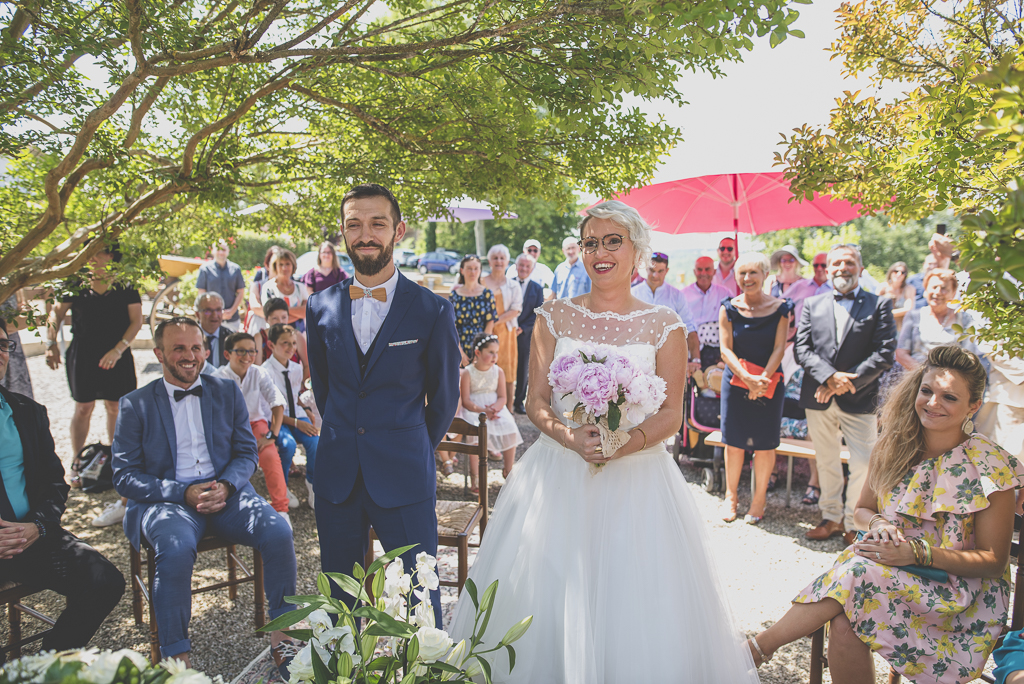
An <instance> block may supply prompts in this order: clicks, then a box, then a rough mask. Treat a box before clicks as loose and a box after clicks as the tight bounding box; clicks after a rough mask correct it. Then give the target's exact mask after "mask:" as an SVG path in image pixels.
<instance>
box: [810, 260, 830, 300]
mask: <svg viewBox="0 0 1024 684" xmlns="http://www.w3.org/2000/svg"><path fill="white" fill-rule="evenodd" d="M811 268H813V269H814V278H813V280H814V284H815V285H817V286H818V289H817V290H815V291H814V294H816V295H820V294H825V293H826V292H831V291H832V283H830V282H828V253H827V252H818V253H817V254H815V255H814V259H813V260H812V261H811ZM811 296H814V295H811Z"/></svg>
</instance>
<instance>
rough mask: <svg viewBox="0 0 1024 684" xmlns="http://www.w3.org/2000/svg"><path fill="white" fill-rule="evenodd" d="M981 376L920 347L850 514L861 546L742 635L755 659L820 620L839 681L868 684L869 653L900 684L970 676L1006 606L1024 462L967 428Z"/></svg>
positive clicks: (958, 351)
mask: <svg viewBox="0 0 1024 684" xmlns="http://www.w3.org/2000/svg"><path fill="white" fill-rule="evenodd" d="M984 389H985V369H984V367H983V366H982V364H981V360H980V359H979V358H978V357H977V355H975V354H973V353H971V352H969V351H966V350H964V349H962V348H960V347H959V346H956V345H943V346H939V347H936V348H934V349H932V350H931V352H929V354H928V357H927V359H926V361H925V363H923V364H921V365H919V366H917V367H916V368H915V369H914V370H912V371H909V372H907V373H906V374H904V377H903V378H902V380H901V381H900V383H899V384H898V385H896V386H895V387H894V388H893V389H892V390H891V391H890V393H889V396H888V397H887V400H886V402H885V404H884V405H883V408H882V415H881V420H880V423H881V434H880V436H879V438H878V442H877V444H876V445H875V449H874V451H873V452H872V454H871V464H870V466H869V468H870V469H869V472H868V478H867V484H866V485H865V487H864V490H863V491H862V492H861V495H860V499H859V501H858V504H857V510H856V512H855V514H854V520H855V521H856V523H857V527H858V528H859V529H861V530H863V532H864V533H863V535H862V537H861V539H860V540H859V541H858V542H856V543H854V544H852V545H851V546H849V547H848V548H847V549H846V550H845V551H843V553H842V554H840V556H839V558H838V559H836V562H835V565H833V566H832V569H831V570H829V571H828V572H827V573H825V574H824V575H822V576H821V577H819V578H818V579H816V580H815V581H814V582H812V583H811V584H810V585H809V586H808V587H807V588H805V589H804V590H803V591H801V592H800V594H799V595H797V597H796V598H795V599H793V602H794V605H793V607H792V608H790V610H789V612H787V613H786V614H785V615H784V616H783V617H782V619H781V620H779V621H778V622H776V623H775V624H774V625H773V626H772V627H770V628H769V629H767V630H765V631H764V632H761V633H760V634H758V635H757V637H755V638H751V639H750V647H751V651H752V652H753V654H754V658H755V661H757V662H758V663H760V662H764V661H767V660H769V659H770V658H771V656H772V654H773V653H774V652H775V650H776V649H778V648H779V647H780V646H782V645H783V644H786V643H789V642H791V641H794V640H796V639H798V638H800V637H803V636H806V635H808V634H811V633H812V632H814V631H815V630H816V629H818V628H819V627H821V626H822V625H824V624H825V623H826V622H831V636H830V638H829V664H830V666H831V671H832V679H833V681H835V682H837V684H845V683H847V682H850V683H852V682H858V683H861V682H865V683H866V682H874V681H875V679H874V666H873V662H872V658H871V653H872V651H874V652H876V653H878V654H879V655H880V656H882V657H883V658H885V660H886V661H887V662H888V663H889V664H890V665H891V666H892V667H893V668H894V669H895V670H896V671H897V672H899V673H901V674H903V675H905V676H906V677H908V678H909V679H911V680H916V679H917V677H916V676H917V675H921V678H922V680H927V681H929V682H949V683H951V684H953V683H956V684H960V683H961V682H967V681H970V680H972V679H974V678H976V677H978V676H980V675H981V672H982V670H983V668H984V666H985V660H986V659H987V658H988V654H989V653H990V652H991V650H992V648H993V646H994V645H995V641H996V638H997V637H998V636H999V635H1000V633H1001V632H1002V628H1003V622H1004V620H1005V619H1006V614H1007V610H1008V607H1009V600H1010V570H1009V552H1010V537H1011V535H1012V534H1013V511H1014V489H1016V488H1017V487H1020V486H1022V485H1024V465H1022V464H1021V462H1020V461H1018V460H1017V459H1016V458H1014V457H1013V456H1011V455H1010V454H1008V453H1007V452H1005V451H1004V450H1003V449H1001V448H1000V447H998V446H997V445H996V444H994V443H993V442H992V441H991V440H990V439H988V438H987V437H985V436H983V435H980V434H977V433H975V432H974V424H973V422H972V420H971V417H972V416H973V415H974V413H975V412H976V411H977V410H978V407H979V406H981V397H982V393H983V392H984Z"/></svg>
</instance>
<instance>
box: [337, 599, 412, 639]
mask: <svg viewBox="0 0 1024 684" xmlns="http://www.w3.org/2000/svg"><path fill="white" fill-rule="evenodd" d="M352 616H353V617H366V618H370V619H371V620H373V621H374V622H376V623H377V625H378V626H380V627H382V628H384V629H386V630H388V633H389V634H390V635H392V636H399V635H401V636H407V635H412V634H415V633H416V628H415V627H413V626H412V625H410V624H409V623H408V622H403V621H401V620H396V619H395V618H393V617H391V616H390V615H388V614H387V613H385V612H384V611H383V610H377V609H376V608H374V607H372V606H361V607H359V608H356V609H355V610H353V611H352ZM382 636H383V635H382Z"/></svg>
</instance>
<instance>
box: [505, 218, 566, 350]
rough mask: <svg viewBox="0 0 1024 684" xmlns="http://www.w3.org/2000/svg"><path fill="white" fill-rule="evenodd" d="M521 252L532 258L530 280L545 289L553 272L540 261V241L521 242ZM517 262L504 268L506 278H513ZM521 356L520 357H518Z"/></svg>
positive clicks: (548, 285)
mask: <svg viewBox="0 0 1024 684" xmlns="http://www.w3.org/2000/svg"><path fill="white" fill-rule="evenodd" d="M523 254H525V255H527V256H529V257H530V258H532V259H533V261H534V264H533V271H531V272H530V280H532V281H533V282H535V283H540V286H541V287H543V288H545V289H547V288H550V287H551V283H553V282H554V281H555V274H554V273H552V271H551V269H550V268H548V267H547V266H545V265H544V264H542V263H540V242H539V241H537V240H534V239H532V238H531V239H529V240H527V241H526V242H524V243H523ZM517 263H518V257H517V258H516V260H515V261H513V262H512V263H511V264H509V265H508V268H507V269H506V270H505V277H506V278H513V279H514V278H515V277H516V274H517V270H516V264H517ZM520 358H522V357H520Z"/></svg>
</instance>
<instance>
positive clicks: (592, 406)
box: [576, 363, 619, 416]
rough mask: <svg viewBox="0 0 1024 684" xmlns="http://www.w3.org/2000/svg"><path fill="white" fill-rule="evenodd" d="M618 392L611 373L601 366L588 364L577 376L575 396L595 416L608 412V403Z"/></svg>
mask: <svg viewBox="0 0 1024 684" xmlns="http://www.w3.org/2000/svg"><path fill="white" fill-rule="evenodd" d="M618 392H619V387H618V385H617V384H616V382H615V378H614V377H613V376H612V373H611V371H610V370H609V369H608V368H607V367H606V366H603V365H601V364H597V363H588V364H587V365H586V367H584V369H583V371H582V372H581V373H580V374H579V378H578V381H577V384H576V396H577V397H578V398H579V400H580V402H581V403H582V404H583V406H584V407H585V408H586V409H587V411H589V412H590V413H593V414H594V415H595V416H603V415H604V414H605V413H607V412H608V402H609V401H611V400H613V399H614V398H615V397H616V396H617V395H618Z"/></svg>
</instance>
